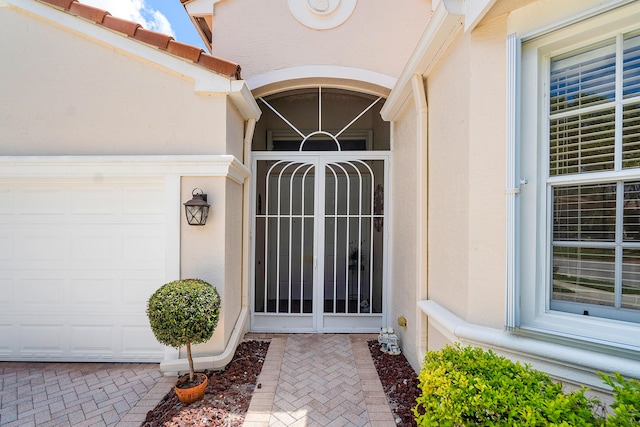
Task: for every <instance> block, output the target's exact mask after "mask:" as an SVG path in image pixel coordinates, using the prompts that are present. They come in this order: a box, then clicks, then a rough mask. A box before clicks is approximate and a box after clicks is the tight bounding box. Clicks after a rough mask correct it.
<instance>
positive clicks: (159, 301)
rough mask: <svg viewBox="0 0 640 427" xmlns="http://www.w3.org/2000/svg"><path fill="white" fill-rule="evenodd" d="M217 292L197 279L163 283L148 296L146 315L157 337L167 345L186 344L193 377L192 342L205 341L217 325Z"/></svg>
mask: <svg viewBox="0 0 640 427" xmlns="http://www.w3.org/2000/svg"><path fill="white" fill-rule="evenodd" d="M219 315H220V295H219V294H218V291H217V290H216V288H214V287H213V286H211V285H210V284H209V283H207V282H205V281H203V280H200V279H184V280H176V281H173V282H169V283H167V284H165V285H162V286H161V287H160V289H158V290H157V291H155V292H154V294H153V295H151V298H149V302H148V304H147V317H149V323H150V324H151V330H152V331H153V334H154V335H155V336H156V339H157V340H158V341H159V342H160V343H161V344H164V345H168V346H170V347H176V348H179V347H182V346H186V347H187V358H188V359H189V378H190V380H191V381H193V374H194V372H193V359H192V357H191V344H199V343H203V342H206V341H208V340H209V339H210V338H211V336H212V335H213V332H214V331H215V329H216V326H217V325H218V317H219Z"/></svg>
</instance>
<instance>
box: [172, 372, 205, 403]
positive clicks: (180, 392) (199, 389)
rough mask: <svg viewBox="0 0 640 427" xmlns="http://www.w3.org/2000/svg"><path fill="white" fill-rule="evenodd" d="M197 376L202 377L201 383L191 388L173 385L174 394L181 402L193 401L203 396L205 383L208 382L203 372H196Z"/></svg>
mask: <svg viewBox="0 0 640 427" xmlns="http://www.w3.org/2000/svg"><path fill="white" fill-rule="evenodd" d="M195 375H196V376H197V377H200V378H204V381H202V383H201V384H199V385H197V386H195V387H191V388H180V387H178V386H175V387H174V390H175V391H176V395H177V396H178V400H180V402H182V403H193V402H196V401H198V400H200V399H202V398H203V397H204V391H205V389H206V388H207V384H208V382H209V380H208V378H207V376H206V375H205V374H201V373H196V374H195Z"/></svg>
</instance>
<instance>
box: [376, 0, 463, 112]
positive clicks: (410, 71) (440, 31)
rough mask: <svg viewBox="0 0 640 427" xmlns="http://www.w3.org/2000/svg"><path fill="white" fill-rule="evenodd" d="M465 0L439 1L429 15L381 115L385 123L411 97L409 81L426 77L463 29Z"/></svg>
mask: <svg viewBox="0 0 640 427" xmlns="http://www.w3.org/2000/svg"><path fill="white" fill-rule="evenodd" d="M463 24H464V1H463V0H442V1H440V2H439V4H438V6H437V7H436V9H435V10H434V11H433V15H431V19H430V20H429V23H428V24H427V27H426V29H425V30H424V32H423V33H422V36H420V40H418V44H417V47H416V48H415V49H414V51H413V53H412V54H411V57H410V58H409V61H408V62H407V65H406V66H405V68H404V70H403V71H402V73H401V74H400V78H399V79H398V82H397V84H396V85H395V87H394V88H393V90H392V91H391V94H390V95H389V98H388V99H387V102H386V103H385V104H384V107H382V111H381V112H380V114H381V115H382V118H383V119H384V120H387V121H393V120H394V119H395V118H396V116H397V115H398V113H399V112H400V110H401V109H402V107H403V105H404V104H405V102H406V101H407V99H408V98H409V96H411V80H412V78H413V77H412V76H413V75H414V74H421V75H423V76H426V75H428V74H429V72H430V71H431V69H432V68H433V67H434V65H435V64H436V62H437V61H438V59H439V58H440V57H441V56H442V55H443V54H444V52H445V50H446V47H447V46H448V45H449V44H450V43H451V41H452V40H453V38H454V37H455V35H456V34H458V31H460V30H462V29H463Z"/></svg>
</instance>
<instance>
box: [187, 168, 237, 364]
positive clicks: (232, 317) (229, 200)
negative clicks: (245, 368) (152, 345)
mask: <svg viewBox="0 0 640 427" xmlns="http://www.w3.org/2000/svg"><path fill="white" fill-rule="evenodd" d="M196 187H197V188H201V189H202V191H203V192H204V193H205V194H207V198H208V203H209V204H210V205H211V208H210V210H209V219H208V220H207V224H206V225H204V226H190V225H188V224H187V222H186V218H185V217H184V215H182V217H181V220H180V223H181V224H180V229H181V238H180V259H181V271H180V275H181V277H183V278H199V279H202V280H205V281H207V282H209V283H210V284H211V285H213V286H215V287H216V289H217V290H218V293H219V294H220V298H221V300H222V307H221V310H220V319H219V321H218V326H217V328H216V331H215V333H214V335H213V338H212V339H211V340H210V341H209V342H208V343H206V344H201V345H198V346H195V348H194V354H197V355H212V354H219V353H221V352H222V351H223V350H224V348H225V346H226V343H227V342H228V340H229V337H230V336H231V332H232V331H233V327H234V326H235V322H236V320H237V318H238V314H239V312H240V308H241V303H242V301H241V286H240V285H241V275H240V268H241V263H242V255H241V248H242V240H241V238H240V236H241V234H242V228H241V227H240V226H238V227H236V225H237V224H236V223H237V222H240V221H242V187H241V186H240V185H238V184H236V183H233V182H232V181H230V180H228V179H226V178H222V177H215V178H213V177H183V178H182V181H181V194H182V201H183V203H184V202H186V201H187V200H189V199H191V191H192V190H193V189H194V188H196Z"/></svg>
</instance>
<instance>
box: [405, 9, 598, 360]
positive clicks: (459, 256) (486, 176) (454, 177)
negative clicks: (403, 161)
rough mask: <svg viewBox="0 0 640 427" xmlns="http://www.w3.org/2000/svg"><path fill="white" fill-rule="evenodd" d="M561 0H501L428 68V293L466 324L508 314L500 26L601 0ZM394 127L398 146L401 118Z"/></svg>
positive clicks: (538, 21)
mask: <svg viewBox="0 0 640 427" xmlns="http://www.w3.org/2000/svg"><path fill="white" fill-rule="evenodd" d="M557 3H558V4H556V2H554V7H550V2H548V1H538V2H530V1H518V2H512V3H509V2H506V1H500V2H498V3H497V4H496V6H495V8H494V10H493V11H490V12H489V14H488V15H487V17H486V18H485V19H484V20H482V21H481V22H480V23H479V24H478V25H477V26H476V27H475V28H474V29H473V30H471V31H470V32H467V33H462V32H461V33H460V34H458V36H457V37H456V39H455V40H454V41H453V42H452V43H451V44H450V45H449V46H448V48H447V50H446V51H445V52H444V53H443V55H442V56H440V58H439V60H438V62H437V64H436V65H435V67H434V68H433V69H432V70H431V72H430V73H429V75H428V76H426V81H427V93H428V104H429V134H428V144H429V164H428V177H429V185H428V204H429V209H428V210H429V214H428V219H427V226H428V230H429V234H428V236H429V237H428V248H429V255H428V296H429V299H431V300H434V301H436V302H437V303H438V304H440V305H442V306H444V307H445V308H447V309H448V310H450V311H452V312H453V313H454V314H456V315H457V316H459V317H461V318H462V319H464V320H465V321H467V322H470V323H472V324H476V325H482V326H488V327H492V328H496V329H502V327H503V324H504V310H505V303H504V289H505V255H506V253H505V222H506V215H505V182H506V181H505V177H506V126H507V123H506V102H505V100H506V85H507V83H506V36H507V35H508V34H510V33H512V32H516V33H518V34H519V35H523V34H526V33H529V32H531V31H534V30H537V29H539V28H542V27H544V26H546V25H549V24H551V23H553V22H558V21H560V20H563V19H566V18H569V17H571V16H573V15H575V14H577V13H579V12H581V11H584V10H586V9H589V8H591V7H595V6H597V5H600V4H603V3H604V2H603V1H578V0H575V1H573V0H572V1H567V2H557ZM556 6H557V7H556ZM515 7H518V8H519V9H516V10H511V9H512V8H515ZM395 129H396V132H395V133H394V147H397V146H398V145H399V141H398V139H400V134H399V131H400V130H401V129H402V128H401V127H399V126H398V123H396V127H395ZM402 139H406V138H405V137H403V138H402ZM403 286H404V285H403ZM403 291H405V290H404V289H403ZM406 292H411V289H409V288H407V289H406ZM427 334H428V348H429V349H438V348H441V347H442V346H443V345H444V344H446V343H448V342H449V341H448V339H447V338H445V337H444V336H443V335H442V334H440V333H439V332H438V331H437V330H436V329H435V328H434V327H433V325H432V324H430V325H429V328H428V331H427Z"/></svg>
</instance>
